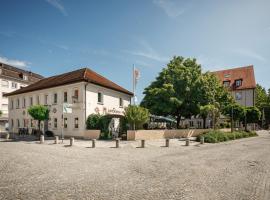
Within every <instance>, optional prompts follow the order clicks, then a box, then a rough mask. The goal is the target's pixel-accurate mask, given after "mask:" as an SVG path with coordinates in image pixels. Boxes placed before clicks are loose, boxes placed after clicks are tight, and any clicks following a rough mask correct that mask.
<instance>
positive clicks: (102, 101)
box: [97, 92, 104, 105]
mask: <svg viewBox="0 0 270 200" xmlns="http://www.w3.org/2000/svg"><path fill="white" fill-rule="evenodd" d="M97 102H98V104H101V105H103V104H104V96H103V94H102V93H101V92H98V99H97Z"/></svg>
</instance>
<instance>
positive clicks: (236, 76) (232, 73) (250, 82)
mask: <svg viewBox="0 0 270 200" xmlns="http://www.w3.org/2000/svg"><path fill="white" fill-rule="evenodd" d="M213 73H214V74H215V75H216V76H217V77H218V79H219V80H220V81H221V83H222V84H223V85H224V86H225V87H227V88H228V89H229V91H230V92H231V94H232V96H233V97H234V99H235V101H236V102H237V103H238V104H240V105H242V106H245V107H250V106H254V105H255V89H256V81H255V74H254V68H253V66H252V65H251V66H247V67H239V68H234V69H227V70H221V71H216V72H213Z"/></svg>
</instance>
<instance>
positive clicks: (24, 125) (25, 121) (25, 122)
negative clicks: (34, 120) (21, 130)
mask: <svg viewBox="0 0 270 200" xmlns="http://www.w3.org/2000/svg"><path fill="white" fill-rule="evenodd" d="M23 127H27V119H23Z"/></svg>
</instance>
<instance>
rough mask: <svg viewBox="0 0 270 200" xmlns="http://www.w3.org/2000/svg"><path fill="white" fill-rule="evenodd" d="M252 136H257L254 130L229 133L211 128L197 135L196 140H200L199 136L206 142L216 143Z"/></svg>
mask: <svg viewBox="0 0 270 200" xmlns="http://www.w3.org/2000/svg"><path fill="white" fill-rule="evenodd" d="M254 136H257V133H256V132H245V131H235V132H233V133H231V132H223V131H213V130H212V131H209V132H207V133H205V134H202V135H200V136H199V137H197V141H200V139H201V137H204V141H205V142H207V143H218V142H225V141H229V140H236V139H240V138H247V137H254Z"/></svg>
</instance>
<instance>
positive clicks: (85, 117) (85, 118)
mask: <svg viewBox="0 0 270 200" xmlns="http://www.w3.org/2000/svg"><path fill="white" fill-rule="evenodd" d="M88 84H89V83H88V82H87V83H86V84H85V85H84V109H85V111H84V126H85V130H86V120H87V116H86V111H87V108H86V105H87V102H86V89H87V85H88Z"/></svg>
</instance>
